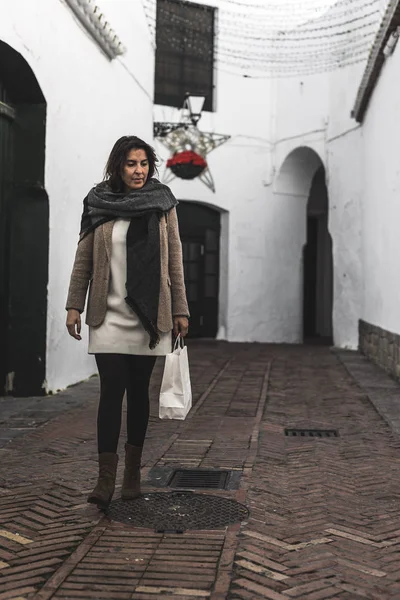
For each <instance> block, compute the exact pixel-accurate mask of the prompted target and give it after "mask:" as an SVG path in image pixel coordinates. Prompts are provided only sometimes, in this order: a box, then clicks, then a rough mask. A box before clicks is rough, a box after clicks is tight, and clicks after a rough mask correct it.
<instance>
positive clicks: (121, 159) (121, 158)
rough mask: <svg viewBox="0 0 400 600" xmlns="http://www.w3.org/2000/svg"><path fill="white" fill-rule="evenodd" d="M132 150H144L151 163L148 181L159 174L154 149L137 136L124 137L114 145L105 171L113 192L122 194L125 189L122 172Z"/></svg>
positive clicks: (105, 177) (105, 179) (106, 179)
mask: <svg viewBox="0 0 400 600" xmlns="http://www.w3.org/2000/svg"><path fill="white" fill-rule="evenodd" d="M131 150H144V151H145V153H146V156H147V159H148V161H149V174H148V178H147V179H148V180H149V179H151V178H152V177H153V176H154V174H155V173H157V163H158V158H157V156H156V153H155V151H154V148H153V147H152V146H150V144H147V143H146V142H144V141H143V140H141V139H140V138H138V137H136V135H124V136H123V137H121V138H119V140H117V141H116V142H115V144H114V147H113V149H112V150H111V153H110V156H109V157H108V160H107V164H106V167H105V169H104V181H107V182H108V184H109V186H110V187H111V189H112V190H113V192H121V191H123V189H124V183H123V181H122V177H121V172H122V167H123V166H124V163H125V161H126V157H127V156H128V153H129V152H130V151H131Z"/></svg>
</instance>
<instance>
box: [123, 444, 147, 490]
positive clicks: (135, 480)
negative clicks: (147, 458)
mask: <svg viewBox="0 0 400 600" xmlns="http://www.w3.org/2000/svg"><path fill="white" fill-rule="evenodd" d="M141 458H142V448H140V447H139V446H131V445H130V444H125V471H124V482H123V484H122V490H121V498H122V500H134V499H135V498H137V497H138V496H140V461H141Z"/></svg>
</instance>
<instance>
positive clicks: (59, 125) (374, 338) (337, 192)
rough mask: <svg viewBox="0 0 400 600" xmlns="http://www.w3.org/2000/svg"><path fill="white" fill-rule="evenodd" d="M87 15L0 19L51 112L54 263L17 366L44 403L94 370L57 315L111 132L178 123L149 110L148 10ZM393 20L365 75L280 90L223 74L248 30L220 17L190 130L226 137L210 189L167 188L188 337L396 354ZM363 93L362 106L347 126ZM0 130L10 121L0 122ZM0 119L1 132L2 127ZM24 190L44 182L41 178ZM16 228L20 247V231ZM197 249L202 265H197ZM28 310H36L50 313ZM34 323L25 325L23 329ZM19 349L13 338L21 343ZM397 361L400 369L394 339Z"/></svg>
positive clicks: (7, 84)
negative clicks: (177, 233) (31, 344)
mask: <svg viewBox="0 0 400 600" xmlns="http://www.w3.org/2000/svg"><path fill="white" fill-rule="evenodd" d="M3 1H4V0H3ZM344 1H345V0H342V3H343V2H344ZM382 1H383V0H382ZM227 2H228V0H224V3H225V5H226V3H227ZM357 2H358V3H359V4H360V6H361V5H362V3H361V0H357ZM377 2H379V0H377ZM86 4H87V5H89V6H90V10H93V8H94V3H92V2H87V3H86V2H83V0H82V2H80V1H78V0H76V2H75V1H74V0H65V1H64V0H57V1H53V0H42V1H41V2H40V3H36V4H35V5H33V3H32V2H29V0H17V1H16V2H11V1H7V2H5V7H6V10H5V12H6V19H4V18H3V19H2V20H1V22H0V42H1V46H0V59H1V53H2V52H3V55H4V56H7V57H8V56H11V55H12V54H13V53H15V55H18V61H17V62H18V64H21V61H23V62H24V63H26V69H27V71H29V70H30V71H31V72H32V74H33V78H34V80H35V81H36V84H37V90H36V91H37V93H36V96H35V97H33V100H32V98H31V99H30V101H31V102H32V103H33V104H35V105H37V104H41V105H42V106H43V105H44V106H45V134H44V133H43V135H44V137H43V148H42V149H41V151H42V153H43V165H44V167H43V180H42V181H39V183H40V185H39V187H40V188H43V190H44V192H45V199H44V202H45V203H46V202H47V203H48V204H47V209H48V217H47V218H48V224H47V233H48V237H49V248H48V251H47V254H46V249H45V248H44V249H43V248H42V251H41V253H39V254H40V256H41V260H42V263H43V265H45V264H46V265H48V273H47V274H44V273H43V269H42V274H41V277H42V279H41V281H44V280H45V279H46V284H45V285H46V305H45V315H44V316H43V315H42V318H43V319H44V323H45V342H44V347H45V352H44V354H43V357H42V358H40V357H39V358H40V361H39V362H41V364H39V365H38V364H36V363H35V357H32V356H30V357H29V356H28V357H25V358H24V360H25V362H26V361H27V363H26V364H28V363H29V364H28V367H27V368H28V372H32V371H35V369H38V370H39V372H40V373H42V375H43V377H42V381H41V383H40V385H41V386H42V388H43V390H45V391H52V392H54V391H57V390H58V389H62V388H65V387H66V386H68V385H70V384H73V383H75V382H77V381H80V380H82V379H84V378H86V377H88V376H90V375H91V374H92V373H93V372H94V371H95V366H94V362H93V360H92V358H91V357H88V355H87V335H86V331H84V339H83V342H81V343H79V344H78V343H76V342H75V341H74V340H72V339H71V338H69V337H68V335H67V333H66V330H65V311H64V303H65V297H66V292H67V288H68V283H69V275H70V270H71V266H72V262H73V256H74V252H75V248H76V243H77V236H78V229H79V220H80V214H81V208H82V204H81V203H82V199H83V197H84V196H85V194H86V193H87V191H88V189H89V188H90V187H91V186H92V185H93V184H94V183H95V182H97V181H99V180H100V179H101V177H102V169H103V167H104V163H105V161H106V158H107V155H108V153H109V151H110V149H111V146H112V144H113V143H114V141H115V140H116V139H117V138H118V137H119V136H120V135H124V134H129V133H132V134H136V135H138V136H140V137H143V138H144V139H146V140H151V139H152V138H153V121H156V122H160V121H164V122H165V121H168V122H174V121H178V120H179V118H180V111H179V109H178V108H177V107H172V106H166V105H161V104H155V105H154V103H153V100H154V67H155V55H156V49H155V35H154V31H155V28H156V26H157V23H156V12H155V1H153V0H143V2H142V0H140V1H139V0H132V2H115V1H112V0H98V4H99V8H98V9H97V11H96V13H95V15H96V16H95V17H93V12H92V13H91V12H90V10H89V9H88V12H87V13H86V14H85V15H83V16H82V15H79V13H78V12H77V11H79V10H80V7H82V5H86ZM197 4H200V5H207V6H214V7H216V8H217V12H216V15H217V17H218V13H219V10H218V9H221V10H222V8H221V4H220V3H219V2H216V1H215V2H214V1H213V0H207V1H203V0H201V1H198V2H197ZM236 4H237V3H236ZM239 4H240V3H239ZM364 4H365V3H364ZM365 6H366V5H365ZM396 8H397V3H396V2H391V3H390V4H389V8H388V12H386V13H384V12H382V15H381V16H379V17H378V16H377V17H376V19H375V21H376V29H377V30H378V28H379V24H380V23H383V25H382V27H381V28H380V29H379V33H378V37H377V41H376V42H375V45H374V49H375V54H373V55H372V54H371V57H370V59H369V60H368V62H367V60H364V61H361V62H359V61H355V64H350V63H349V64H344V65H343V66H341V67H340V68H339V69H336V70H334V69H331V70H326V71H324V70H323V69H321V70H319V71H318V72H315V73H310V74H308V73H307V72H305V73H303V74H299V75H296V74H293V73H292V74H291V76H290V77H282V76H281V77H279V78H278V77H272V76H265V77H261V76H247V75H246V72H245V70H243V69H242V70H240V69H239V70H238V69H236V68H232V67H231V66H230V65H229V64H227V60H228V59H229V60H233V58H232V57H234V58H235V56H236V55H235V54H232V51H231V50H229V49H226V47H225V42H226V39H227V38H226V36H227V35H228V34H231V33H232V32H234V31H235V28H238V30H241V25H240V23H239V25H237V24H236V23H235V19H234V16H233V17H232V15H231V17H230V21H229V19H227V21H226V22H229V23H230V25H229V27H230V29H229V28H228V29H229V31H228V30H227V31H228V33H226V32H225V38H224V37H223V31H224V27H225V25H224V22H222V21H218V20H217V23H218V24H219V25H218V26H219V27H220V30H219V29H218V27H216V33H215V44H216V54H215V69H214V80H213V81H214V91H213V106H212V108H213V110H211V111H204V112H203V114H202V117H201V120H200V122H199V129H200V130H201V131H203V132H212V133H219V134H225V135H228V136H230V138H229V140H228V141H227V142H226V143H225V144H223V145H221V146H220V147H219V148H217V149H216V150H214V151H213V152H212V153H210V154H209V155H207V163H208V167H209V169H210V172H211V174H212V177H213V180H214V185H215V190H214V191H213V190H212V189H210V188H208V187H207V186H205V185H204V183H202V181H200V179H193V180H184V179H180V178H176V179H174V180H173V181H172V182H171V183H170V186H171V189H172V190H173V192H174V193H175V195H176V197H177V198H178V200H179V201H180V203H181V204H180V208H179V210H180V211H181V213H180V216H181V217H182V223H181V225H182V237H183V242H184V252H185V261H186V265H185V268H186V272H187V281H188V293H189V301H190V303H191V308H192V312H193V314H194V315H195V320H196V319H197V320H198V323H197V321H196V323H197V325H198V329H197V330H196V327H197V325H196V323H195V324H194V331H195V333H196V331H197V334H198V335H202V332H203V333H204V332H206V333H205V335H207V336H208V335H210V336H211V337H216V338H218V339H224V340H227V341H240V342H270V343H302V342H303V341H304V340H305V339H307V338H308V337H309V338H315V337H318V338H321V339H326V340H327V341H328V342H329V343H333V344H334V345H336V346H339V347H345V348H351V349H355V348H357V347H358V345H359V337H360V331H361V346H362V347H363V349H365V351H366V352H368V353H369V355H371V356H372V357H373V358H375V359H376V360H378V362H379V357H378V355H382V353H385V352H388V350H387V346H388V344H389V343H392V344H394V345H393V347H394V346H395V345H396V344H397V341H396V340H397V338H396V334H400V317H399V315H398V312H397V298H398V294H397V292H398V290H397V288H398V286H399V284H398V282H397V278H396V267H397V255H398V245H399V244H400V241H399V236H398V235H397V222H396V220H397V219H396V218H397V215H398V212H399V210H398V207H397V203H396V200H397V197H398V194H399V189H400V168H399V167H398V164H397V163H398V160H397V155H398V153H397V152H396V150H397V145H398V144H399V136H398V135H396V134H395V132H396V128H397V129H398V127H399V125H398V119H397V112H398V111H397V109H398V106H399V103H400V87H399V86H398V84H397V83H396V81H397V80H396V72H398V69H399V62H400V50H399V49H398V48H396V49H395V50H394V52H393V54H392V55H391V56H390V57H388V58H387V59H386V60H385V61H383V59H382V56H383V54H382V53H383V46H384V45H385V43H386V42H387V39H388V37H389V36H390V34H391V33H392V32H393V31H394V30H395V29H396V27H397V25H398V23H397V20H396V19H397V18H398V17H397V16H396V15H397V14H398V13H397V12H396ZM360 10H362V9H360ZM365 10H367V8H365ZM99 11H104V14H105V15H106V17H107V21H108V22H109V24H110V25H109V26H107V27H106V29H105V30H104V22H103V20H101V21H100V23H101V26H99V22H98V21H96V19H97V17H98V14H99ZM249 11H250V9H249ZM22 13H23V14H24V18H23V19H21V14H22ZM253 17H254V15H253ZM254 21H256V18H255V17H254V18H253V23H254ZM93 23H95V26H94V29H93ZM243 23H245V22H244V21H243ZM96 25H97V27H96ZM110 27H111V28H112V30H113V31H112V32H111V33H110V32H109V28H110ZM243 31H244V32H246V27H245V26H243ZM99 32H100V33H99ZM99 35H100V36H102V37H100V39H98V36H99ZM238 35H239V33H238ZM243 35H245V33H244V34H243ZM116 36H117V37H116ZM249 37H251V35H250V34H249ZM238 39H239V38H238ZM221 40H222V41H221ZM243 41H244V42H243ZM242 42H243V43H245V42H246V40H245V39H244V38H243V40H242ZM239 46H240V44H239ZM365 56H366V58H367V57H368V54H366V55H365ZM377 61H378V62H377ZM228 62H229V61H228ZM1 64H2V62H1V60H0V84H3V88H4V89H5V91H6V92H7V88H10V90H9V92H7V93H8V95H6V94H5V95H4V96H3V103H2V104H1V105H0V106H3V112H4V111H7V110H8V109H7V106H11V107H14V109H13V110H15V113H14V114H13V119H14V120H15V122H18V119H20V118H22V116H23V105H24V104H25V103H26V102H25V99H24V97H23V94H22V93H21V90H20V86H19V85H18V82H17V83H16V82H13V81H12V77H11V76H10V73H9V70H7V69H6V68H5V67H1ZM3 64H4V61H3ZM377 65H378V66H379V72H380V78H379V80H377V77H375V79H374V85H375V89H374V90H373V89H372V88H373V87H374V86H372V87H371V81H370V80H368V85H367V86H366V88H365V89H367V91H368V94H367V95H368V103H367V106H366V101H365V98H366V96H365V95H364V96H363V89H364V88H362V89H361V88H360V86H362V83H363V82H364V83H365V81H367V79H368V77H367V76H368V74H370V73H371V72H372V71H373V70H374V69H375V71H376V70H377V68H378V67H377ZM1 78H3V81H2V79H1ZM366 78H367V79H366ZM32 85H33V84H32ZM33 87H34V86H33ZM1 89H2V88H1V86H0V90H1ZM187 91H188V92H190V91H191V90H187ZM372 91H373V93H372ZM360 94H361V96H360ZM357 97H358V98H360V97H361V105H362V107H363V110H362V111H358V113H357V111H356V113H357V114H354V115H353V116H352V110H353V109H354V108H355V107H356V108H357V106H356V98H357ZM7 98H9V100H7ZM28 101H29V99H28ZM182 102H183V98H182ZM361 112H362V117H361ZM20 115H22V116H20ZM1 117H3V121H4V122H5V119H6V117H5V116H4V114H3V115H1V113H0V119H1ZM355 117H356V118H355ZM7 118H8V121H7V123H9V122H10V119H11V114H9V115H8V117H7ZM357 119H358V120H357ZM0 124H1V120H0ZM7 126H8V125H7ZM0 127H1V125H0ZM4 132H6V125H4V126H3V129H0V133H2V135H3V140H5V139H6V133H4ZM7 135H8V134H7ZM0 139H1V138H0ZM155 145H156V149H157V152H158V153H159V155H160V157H161V158H162V160H163V161H164V162H163V163H162V165H161V167H160V175H161V177H164V176H165V174H166V172H168V170H167V169H166V161H167V160H168V158H170V156H171V155H170V152H169V151H168V150H167V149H166V148H165V147H164V146H163V145H162V144H161V143H160V140H159V139H157V140H155ZM34 148H35V152H37V151H38V149H37V147H34ZM39 150H40V149H39ZM3 155H4V153H3ZM17 164H18V165H20V164H21V163H19V162H18V161H17ZM21 168H22V169H23V167H21V166H20V167H19V168H18V172H19V173H20V169H21ZM38 171H40V165H39V167H38ZM0 172H1V169H0ZM31 178H33V179H35V178H36V180H38V176H37V174H32V177H31ZM39 179H40V177H39ZM4 185H5V184H4ZM3 188H4V186H3ZM4 189H5V188H4ZM5 196H6V194H5V192H3V199H4V197H5ZM43 197H44V196H43ZM2 202H3V204H4V200H2ZM0 210H1V205H0ZM3 212H4V208H3ZM0 214H1V213H0ZM43 215H44V216H43V222H42V225H41V227H42V229H40V231H44V232H46V223H45V221H46V210H43ZM2 218H3V217H2ZM203 219H204V223H203V221H202V220H203ZM3 220H4V218H3ZM18 222H19V221H18ZM22 230H23V231H22V233H21V232H20V236H22V240H23V239H24V237H23V236H24V235H25V237H26V236H27V234H26V231H27V225H25V226H24V227H23V228H22ZM24 231H25V234H24V233H23V232H24ZM216 232H217V234H218V235H217V237H215V235H216ZM214 234H215V235H214ZM202 236H203V237H202ZM207 236H208V237H207ZM213 236H214V237H213ZM28 237H29V236H28ZM207 239H208V240H209V242H210V248H211V250H210V253H209V255H208V254H207V243H208V242H207V241H206V242H204V240H207ZM29 240H31V238H30V237H29ZM29 244H31V245H32V246H30V245H29ZM204 244H205V245H206V250H205V253H206V255H205V257H203V258H201V257H202V256H203V254H202V253H203V252H204ZM10 247H11V246H10ZM34 247H36V246H35V243H34V242H33V241H32V240H31V241H30V242H29V243H28V242H27V244H26V253H28V254H29V252H32V256H35V253H34V252H33V250H32V248H34ZM199 249H200V250H199ZM11 250H12V247H11ZM7 252H8V253H9V252H10V248H8V250H7ZM199 252H200V254H199ZM11 253H12V252H11ZM17 254H18V253H17ZM192 254H193V256H192ZM46 256H47V258H46ZM196 257H197V258H196ZM21 260H22V259H21V258H18V255H17V256H16V258H15V260H14V262H12V264H13V265H20V264H22V263H21ZM18 261H20V262H18ZM215 265H217V267H216V266H215ZM25 268H26V265H25ZM43 268H44V266H43ZM199 269H200V270H201V276H199ZM3 271H4V269H3ZM12 273H14V270H13V272H12ZM12 273H11V274H10V273H8V275H7V273H5V271H4V273H3V275H2V276H3V278H4V280H5V281H7V282H8V283H7V285H8V287H9V288H10V289H9V290H8V293H9V294H11V296H12V293H13V289H14V288H13V286H14V287H15V289H17V290H19V291H20V292H21V290H22V292H21V293H22V295H23V296H24V297H26V294H27V293H28V290H29V287H28V286H27V284H26V286H25V287H24V286H22V287H21V286H19V287H18V285H16V284H15V283H13V281H14V279H15V277H14V278H13V277H11V275H12ZM7 277H8V279H7ZM215 277H217V284H216V283H215ZM10 282H11V283H10ZM42 285H43V283H42ZM207 290H208V291H207ZM41 302H42V301H41ZM25 304H27V303H25ZM28 304H29V303H28ZM15 306H16V309H15V314H17V316H18V310H20V311H22V312H23V311H24V310H25V309H24V306H25V305H23V306H22V305H19V304H18V302H17V301H15ZM38 306H39V307H40V306H41V307H42V308H41V310H43V302H42V304H40V302H39V304H38ZM204 307H208V308H204ZM202 311H203V312H206V311H208V313H207V314H201V313H202ZM28 312H29V311H28ZM13 314H14V313H13ZM24 314H25V313H24ZM209 315H211V316H210V319H211V321H212V325H211V326H210V328H209V329H207V328H204V327H203V325H204V319H207V318H208V316H209ZM13 318H14V317H12V316H11V318H10V319H9V321H11V326H10V325H9V328H10V327H11V328H12V326H13ZM30 319H31V321H32V320H34V317H33V316H32V315H31V316H30ZM14 320H15V319H14ZM19 322H20V321H19ZM360 323H361V326H360ZM29 327H32V325H29V323H28V324H27V329H26V330H27V331H29ZM209 331H211V334H208V332H209ZM29 335H32V336H37V335H39V338H40V336H42V338H43V327H42V329H41V331H39V333H38V331H37V328H36V330H35V327H33V330H32V333H31V334H29ZM19 336H20V337H21V338H23V335H22V334H21V332H20V333H19ZM391 336H392V337H391ZM22 342H23V340H22ZM22 342H21V344H22ZM39 342H40V340H39ZM42 342H43V339H42ZM42 342H40V343H39V346H40V344H42V345H41V346H40V347H42V348H43V343H42ZM21 347H22V346H21ZM373 348H375V350H374V349H373ZM398 348H399V350H398V352H399V359H400V342H399V344H398ZM390 351H391V352H392V354H393V356H394V353H395V351H394V350H390ZM11 354H13V355H15V357H16V358H15V363H16V364H17V367H16V368H14V366H13V364H12V361H11V363H10V364H7V365H6V366H7V368H5V366H4V365H5V361H4V360H3V365H2V367H3V370H5V371H6V377H7V389H8V391H9V392H10V393H15V394H19V395H24V393H25V388H24V386H23V385H22V384H21V383H19V381H18V368H20V367H19V366H18V360H17V358H18V356H19V354H18V347H17V348H14V349H13V352H12V353H11ZM385 356H386V355H385ZM393 356H392V358H393ZM12 360H14V359H12ZM393 360H394V359H393ZM43 362H44V363H45V364H44V365H43ZM380 362H381V364H385V361H384V360H382V359H381V360H380ZM392 362H393V361H392ZM22 366H23V365H22ZM393 368H394V367H393ZM392 370H393V369H392ZM33 379H34V377H33ZM36 379H37V378H36ZM35 385H36V383H35ZM35 393H39V392H38V391H35Z"/></svg>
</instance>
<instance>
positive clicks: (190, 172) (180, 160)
mask: <svg viewBox="0 0 400 600" xmlns="http://www.w3.org/2000/svg"><path fill="white" fill-rule="evenodd" d="M167 167H168V168H169V169H171V171H172V172H173V173H174V175H176V176H177V177H180V178H181V179H195V178H196V177H198V176H199V175H201V173H202V172H203V171H204V169H206V168H207V162H206V161H205V160H204V158H203V157H202V156H200V154H197V153H196V152H193V151H192V150H185V152H177V153H176V154H174V156H173V157H172V158H170V159H169V160H168V161H167Z"/></svg>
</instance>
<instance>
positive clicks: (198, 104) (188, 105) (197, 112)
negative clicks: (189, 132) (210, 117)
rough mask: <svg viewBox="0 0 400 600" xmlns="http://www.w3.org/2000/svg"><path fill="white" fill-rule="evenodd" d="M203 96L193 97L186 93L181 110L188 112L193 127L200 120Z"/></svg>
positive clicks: (204, 98)
mask: <svg viewBox="0 0 400 600" xmlns="http://www.w3.org/2000/svg"><path fill="white" fill-rule="evenodd" d="M205 100H206V97H205V96H200V95H197V94H196V95H194V94H189V93H186V95H185V101H184V104H183V108H184V109H186V110H187V111H188V112H189V118H190V120H191V122H192V123H193V125H197V123H198V122H199V120H200V118H201V111H202V110H203V106H204V102H205Z"/></svg>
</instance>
